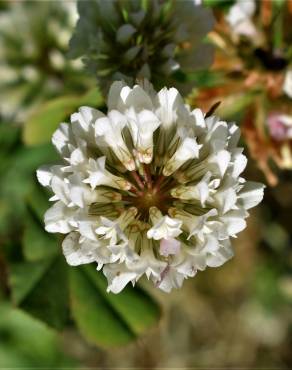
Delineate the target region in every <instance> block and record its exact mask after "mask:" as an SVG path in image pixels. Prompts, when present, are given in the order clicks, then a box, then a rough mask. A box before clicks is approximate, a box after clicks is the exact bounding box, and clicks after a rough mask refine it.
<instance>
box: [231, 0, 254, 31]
mask: <svg viewBox="0 0 292 370" xmlns="http://www.w3.org/2000/svg"><path fill="white" fill-rule="evenodd" d="M255 12H256V1H255V0H237V1H236V2H235V4H234V5H232V6H231V8H230V9H229V12H228V13H227V15H226V17H225V19H226V21H227V22H228V24H229V25H230V27H231V28H232V32H233V33H234V34H235V35H242V36H247V37H249V38H253V37H256V36H257V30H256V27H255V25H254V23H253V20H252V18H253V16H254V14H255Z"/></svg>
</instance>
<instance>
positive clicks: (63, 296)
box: [10, 256, 68, 329]
mask: <svg viewBox="0 0 292 370" xmlns="http://www.w3.org/2000/svg"><path fill="white" fill-rule="evenodd" d="M66 267H67V266H66V264H65V261H64V258H63V257H62V256H60V257H59V256H58V257H57V258H51V259H49V260H45V261H38V262H34V263H32V262H30V263H19V264H14V265H13V266H12V268H11V274H10V282H11V288H12V297H13V298H14V301H15V302H16V303H18V304H19V306H20V307H21V308H23V309H24V310H25V311H27V312H29V313H30V314H31V315H33V316H35V317H37V318H39V319H40V320H42V321H44V322H46V323H47V324H49V325H50V326H52V327H55V328H57V329H61V328H63V327H64V325H65V324H66V323H67V320H68V282H67V268H66Z"/></svg>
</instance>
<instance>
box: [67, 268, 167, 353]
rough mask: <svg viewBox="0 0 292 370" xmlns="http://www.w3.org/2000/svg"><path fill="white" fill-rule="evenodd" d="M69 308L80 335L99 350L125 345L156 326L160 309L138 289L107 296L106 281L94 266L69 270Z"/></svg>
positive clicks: (127, 289) (125, 290)
mask: <svg viewBox="0 0 292 370" xmlns="http://www.w3.org/2000/svg"><path fill="white" fill-rule="evenodd" d="M70 297H71V309H72V314H73V317H74V319H75V321H76V323H77V326H78V328H79V330H80V332H81V333H82V334H83V336H84V337H85V338H86V339H87V340H88V341H89V342H90V343H93V344H95V345H97V346H101V347H105V348H106V347H111V346H117V345H124V344H126V343H128V342H130V341H132V340H134V339H136V338H137V337H138V335H139V334H142V333H143V332H145V331H146V330H147V329H149V327H151V326H152V325H153V324H154V323H156V322H157V321H158V319H159V317H160V310H159V308H158V306H157V305H156V304H155V303H154V302H153V300H152V299H151V298H150V297H149V296H148V295H147V294H146V293H145V292H144V291H142V290H141V289H139V288H135V289H134V288H131V287H127V288H126V289H124V291H123V292H122V293H120V294H118V295H114V294H109V293H106V280H105V278H104V276H103V275H102V274H101V273H99V272H97V271H96V270H95V268H94V266H82V267H79V268H71V271H70Z"/></svg>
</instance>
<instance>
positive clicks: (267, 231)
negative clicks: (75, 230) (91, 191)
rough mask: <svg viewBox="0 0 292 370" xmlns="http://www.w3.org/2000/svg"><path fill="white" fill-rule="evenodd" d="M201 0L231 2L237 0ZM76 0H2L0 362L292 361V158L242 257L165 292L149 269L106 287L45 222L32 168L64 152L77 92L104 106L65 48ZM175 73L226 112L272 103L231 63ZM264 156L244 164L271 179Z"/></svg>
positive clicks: (240, 249)
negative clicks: (58, 141)
mask: <svg viewBox="0 0 292 370" xmlns="http://www.w3.org/2000/svg"><path fill="white" fill-rule="evenodd" d="M204 3H205V4H207V5H208V6H211V7H213V8H215V11H216V12H222V10H223V11H224V12H227V11H228V9H229V8H230V5H232V4H233V3H234V2H232V1H217V0H216V1H215V0H212V1H211V0H204ZM277 4H280V5H281V2H280V1H279V2H277ZM71 5H72V6H74V3H73V2H56V1H53V2H29V1H26V2H13V3H12V4H11V3H10V2H4V1H2V2H0V18H1V25H0V39H1V41H0V44H1V46H0V50H1V61H0V76H1V79H2V82H1V87H0V100H1V101H0V104H1V105H0V106H1V112H0V115H1V117H0V118H1V121H0V178H1V182H0V367H2V368H9V367H20V368H21V367H27V368H28V367H43V366H45V367H48V368H57V367H70V368H74V367H79V363H80V364H81V365H82V367H84V366H92V367H101V366H104V367H127V366H128V367H133V368H135V367H137V368H141V367H145V368H158V367H164V368H166V367H180V368H181V367H198V366H201V367H209V368H210V367H214V365H216V366H218V367H223V368H226V367H261V368H266V367H277V368H279V369H288V368H291V366H292V356H291V343H292V314H291V312H292V311H291V304H292V248H291V245H292V235H291V234H292V233H291V214H292V177H291V171H282V172H281V173H279V174H278V176H279V182H278V185H277V186H276V187H274V188H271V187H268V188H267V190H266V194H265V200H264V203H263V204H262V205H261V207H259V209H258V210H257V213H255V214H253V215H252V217H251V220H250V222H249V227H248V229H247V231H245V232H244V233H242V235H241V236H240V238H239V240H237V244H236V257H235V258H234V259H233V260H232V261H231V262H230V263H228V264H226V265H225V266H224V267H222V269H221V270H220V271H219V272H218V271H209V270H207V271H206V272H205V273H204V274H198V276H197V277H196V278H195V279H192V281H187V283H186V284H185V286H184V288H183V289H182V290H181V291H178V292H174V293H172V294H171V295H168V296H166V295H165V294H163V293H161V292H157V291H154V290H152V291H151V295H149V294H148V293H147V292H148V291H149V287H148V285H147V282H144V283H142V286H140V287H136V288H135V289H133V288H131V287H128V288H127V289H125V290H124V291H123V293H120V294H119V295H114V294H108V293H106V282H105V280H104V277H103V276H102V275H101V274H100V273H98V272H97V271H96V270H95V267H94V266H81V267H75V268H73V267H69V266H67V265H66V263H65V260H64V258H63V256H62V253H61V248H60V245H61V241H62V240H61V238H60V237H56V236H54V235H50V234H47V233H46V232H45V231H44V224H43V215H44V212H45V211H46V209H47V208H48V207H49V202H48V200H47V199H48V198H49V194H46V193H45V192H44V191H43V190H42V189H41V188H40V187H39V186H38V184H37V182H36V177H35V170H36V168H37V167H39V166H40V165H42V164H43V163H55V162H57V161H58V156H57V154H56V152H55V151H54V149H53V148H52V146H51V145H50V143H49V141H50V137H51V134H52V132H53V131H54V130H55V129H56V127H57V125H58V124H59V122H60V121H66V120H67V119H68V116H69V114H70V113H72V112H73V111H74V110H76V109H77V107H79V106H81V105H91V106H95V107H97V108H100V109H103V108H104V101H103V99H102V98H101V94H100V92H99V90H98V89H97V88H96V87H95V81H91V80H90V79H89V78H88V77H87V76H86V75H85V74H84V73H83V71H82V70H81V69H79V67H78V66H76V65H75V66H74V65H72V64H71V63H72V62H69V61H67V60H66V58H65V56H66V52H67V45H66V42H65V41H64V40H65V39H66V40H68V39H69V37H70V35H71V32H72V27H73V22H71V21H70V19H71V15H70V10H69V8H70V7H71ZM280 5H279V6H280ZM277 6H278V5H277ZM17 17H21V18H20V19H21V20H20V21H19V20H18V18H17ZM15 22H16V23H15ZM8 25H9V26H8ZM11 27H12V28H11ZM15 30H17V32H15ZM4 31H5V32H4ZM64 34H66V35H65V36H66V37H64ZM63 38H64V40H63ZM62 40H63V41H64V42H63V41H62ZM25 48H28V49H29V50H28V54H27V51H25ZM30 49H31V50H33V52H31V50H30ZM54 55H55V56H56V55H59V57H57V59H55V61H56V60H57V61H58V60H59V61H60V60H63V62H62V63H61V64H58V63H57V65H56V64H54ZM52 56H53V57H52ZM60 56H62V58H63V59H62V58H61V59H60ZM58 58H59V59H58ZM44 60H45V63H43V61H44ZM51 62H53V64H50V63H51ZM48 64H49V66H48ZM225 66H226V67H228V65H227V64H226V65H225ZM7 67H9V68H8V69H9V70H10V71H8V69H7ZM32 71H34V72H32ZM31 72H32V74H31ZM33 74H35V76H37V78H35V77H33ZM3 76H4V77H5V78H4V77H3ZM32 77H33V78H32ZM176 77H177V80H179V81H180V82H181V84H182V86H183V85H184V84H186V83H190V84H192V85H195V84H196V86H199V87H200V91H198V90H197V93H198V92H199V93H200V97H201V101H203V100H204V99H203V98H206V99H207V98H208V99H209V100H208V99H207V100H208V101H207V103H206V110H208V109H209V108H210V107H211V105H212V103H211V101H212V102H214V101H221V104H220V105H219V107H218V108H217V110H216V112H217V113H218V114H220V115H222V116H223V117H228V118H229V119H236V120H238V121H240V120H241V119H242V118H243V116H244V114H245V113H246V111H247V107H248V106H250V104H251V103H256V104H257V105H258V106H259V107H266V106H267V107H270V105H271V101H270V100H264V99H261V97H262V95H263V94H262V92H260V91H259V90H258V89H254V90H253V91H252V93H250V92H248V93H247V92H246V90H245V89H243V87H242V86H243V85H242V84H243V80H242V79H241V78H239V76H238V75H237V74H229V75H228V79H226V74H225V71H224V70H223V71H222V70H212V71H211V72H210V71H209V72H206V71H205V72H197V73H192V74H191V73H190V74H188V75H178V76H176ZM195 93H196V92H195ZM204 94H205V95H204ZM192 99H193V96H190V97H189V101H190V102H194V101H193V100H192ZM198 101H199V100H197V102H198ZM205 101H206V100H205ZM19 123H21V125H19ZM245 144H246V142H245ZM256 165H257V162H256V161H253V160H250V163H249V167H248V169H247V173H246V177H248V178H251V179H253V180H259V181H263V176H262V175H261V173H260V172H259V171H258V170H257V168H256ZM153 296H154V297H155V298H153ZM157 301H158V302H159V304H157ZM162 311H163V312H164V317H163V320H160V325H159V326H158V325H157V324H158V321H159V319H160V316H161V313H162ZM150 328H152V330H149V329H150ZM146 332H147V333H148V334H147V335H146ZM78 333H79V334H78ZM88 343H89V344H88ZM129 343H132V344H129ZM125 344H127V346H125ZM121 345H122V349H121V350H119V348H118V347H119V346H121ZM72 358H74V360H72Z"/></svg>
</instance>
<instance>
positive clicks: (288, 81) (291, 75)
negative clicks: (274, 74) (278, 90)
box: [283, 69, 292, 99]
mask: <svg viewBox="0 0 292 370" xmlns="http://www.w3.org/2000/svg"><path fill="white" fill-rule="evenodd" d="M283 91H284V93H285V94H286V95H287V96H289V98H291V99H292V69H289V70H288V71H287V72H286V73H285V79H284V83H283Z"/></svg>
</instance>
